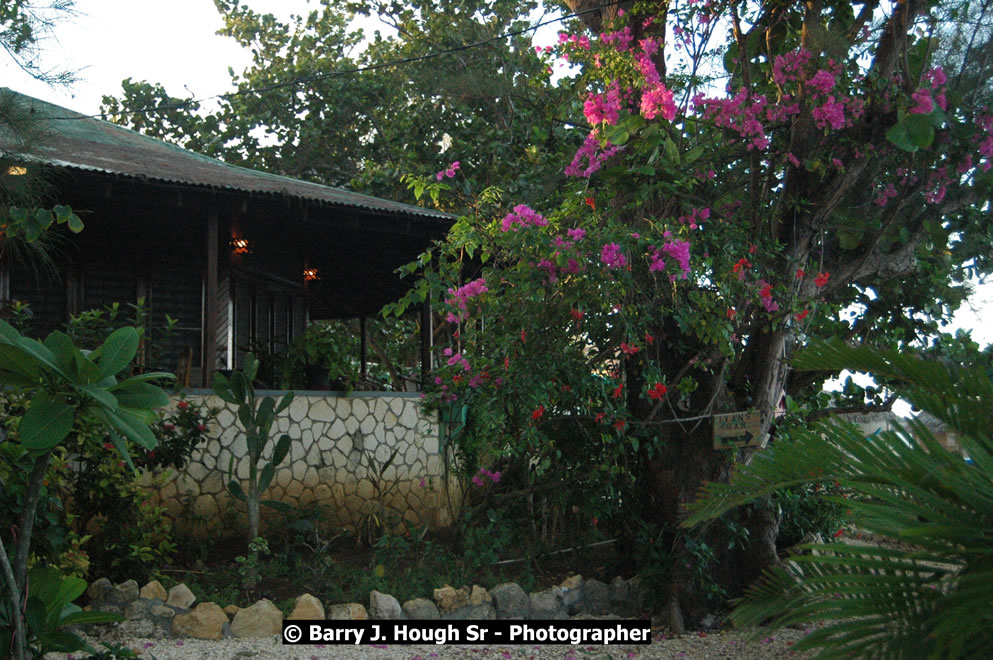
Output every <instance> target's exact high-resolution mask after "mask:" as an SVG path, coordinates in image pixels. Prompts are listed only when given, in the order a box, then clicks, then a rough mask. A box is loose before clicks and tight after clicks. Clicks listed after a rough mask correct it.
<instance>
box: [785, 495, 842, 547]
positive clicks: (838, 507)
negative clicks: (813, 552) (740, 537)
mask: <svg viewBox="0 0 993 660" xmlns="http://www.w3.org/2000/svg"><path fill="white" fill-rule="evenodd" d="M845 497H847V493H843V492H842V491H841V488H840V484H836V483H834V482H831V481H819V482H815V483H812V484H806V485H802V486H796V487H792V488H784V489H783V490H780V491H776V494H775V496H774V501H775V503H776V505H777V506H778V507H779V513H780V516H781V520H780V523H779V536H778V537H777V538H776V545H777V546H779V547H780V548H789V547H791V546H794V545H796V544H797V543H800V542H801V541H802V540H803V539H804V538H805V537H806V538H809V537H808V534H809V535H814V534H816V535H818V536H820V537H821V538H822V539H826V540H831V539H832V538H837V537H840V536H841V535H842V532H843V530H844V529H845V527H847V526H848V525H850V524H851V523H852V517H851V508H850V507H849V506H848V503H847V502H845V503H841V502H838V501H837V498H842V499H844V498H845ZM832 498H835V499H832Z"/></svg>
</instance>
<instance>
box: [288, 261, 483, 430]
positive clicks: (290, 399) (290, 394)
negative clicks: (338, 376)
mask: <svg viewBox="0 0 993 660" xmlns="http://www.w3.org/2000/svg"><path fill="white" fill-rule="evenodd" d="M470 256H471V255H470ZM291 403H293V392H287V393H286V394H284V395H283V398H282V399H280V401H279V405H278V406H276V414H279V413H281V412H283V411H284V410H286V409H287V408H289V406H290V404H291Z"/></svg>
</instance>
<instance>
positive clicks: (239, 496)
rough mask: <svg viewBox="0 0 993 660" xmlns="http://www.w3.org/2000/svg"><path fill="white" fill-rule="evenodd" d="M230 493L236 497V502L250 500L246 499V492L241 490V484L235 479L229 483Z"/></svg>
mask: <svg viewBox="0 0 993 660" xmlns="http://www.w3.org/2000/svg"><path fill="white" fill-rule="evenodd" d="M228 492H229V493H231V496H232V497H234V498H235V499H236V500H241V501H242V502H244V501H245V500H246V499H248V498H246V497H245V491H243V490H242V489H241V484H239V483H238V482H237V481H235V480H234V479H232V480H231V481H229V482H228Z"/></svg>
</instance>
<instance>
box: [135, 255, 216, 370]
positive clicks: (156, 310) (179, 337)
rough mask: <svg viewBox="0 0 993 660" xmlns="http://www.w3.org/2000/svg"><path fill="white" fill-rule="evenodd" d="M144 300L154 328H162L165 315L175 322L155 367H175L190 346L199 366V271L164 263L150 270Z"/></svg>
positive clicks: (200, 303) (200, 333) (200, 293)
mask: <svg viewBox="0 0 993 660" xmlns="http://www.w3.org/2000/svg"><path fill="white" fill-rule="evenodd" d="M147 300H148V305H149V307H150V308H151V311H152V316H151V319H150V324H151V326H152V327H153V328H164V327H165V325H166V315H167V314H168V315H169V316H171V317H172V318H174V319H176V320H177V321H178V323H177V324H176V329H175V330H174V331H173V333H172V334H171V335H170V336H169V337H168V338H165V340H164V341H163V342H162V345H161V349H160V350H161V352H162V364H161V365H158V366H161V367H166V368H168V369H170V370H172V369H175V368H176V364H177V360H178V359H179V357H180V356H181V355H184V354H185V352H186V351H187V350H189V349H192V350H193V365H194V367H199V366H200V365H201V364H202V354H203V351H202V347H201V342H202V335H203V279H202V278H201V276H200V273H199V272H198V270H197V269H196V268H182V267H177V266H172V265H167V266H165V267H162V268H161V269H160V270H155V271H153V272H152V273H150V275H149V277H148V294H147ZM153 366H154V365H153ZM191 382H193V381H191ZM195 384H199V383H195Z"/></svg>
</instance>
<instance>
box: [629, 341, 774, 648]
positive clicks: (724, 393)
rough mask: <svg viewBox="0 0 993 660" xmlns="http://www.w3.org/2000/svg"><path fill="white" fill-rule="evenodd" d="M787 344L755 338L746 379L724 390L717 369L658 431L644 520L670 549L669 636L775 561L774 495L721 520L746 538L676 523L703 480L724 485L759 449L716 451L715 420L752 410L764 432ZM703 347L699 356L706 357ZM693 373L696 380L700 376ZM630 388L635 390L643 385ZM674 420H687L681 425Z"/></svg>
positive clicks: (721, 526)
mask: <svg viewBox="0 0 993 660" xmlns="http://www.w3.org/2000/svg"><path fill="white" fill-rule="evenodd" d="M670 330H672V329H670ZM670 334H672V333H671V332H670ZM785 345H786V334H785V333H783V332H772V333H756V335H754V336H753V337H752V341H751V342H750V345H749V347H748V348H747V350H746V353H745V355H744V356H742V363H740V364H739V365H738V366H739V369H738V371H739V372H742V371H743V372H745V373H746V374H747V377H746V378H745V379H744V381H743V382H737V383H736V382H735V381H734V379H732V382H731V389H730V390H729V389H728V387H727V386H726V385H725V377H724V372H723V370H717V371H716V372H715V373H714V374H713V375H712V376H711V378H710V382H709V383H706V386H701V387H700V388H698V390H697V392H695V393H694V395H693V396H692V397H691V399H690V401H689V410H688V411H686V412H683V411H680V410H679V409H678V406H676V405H673V406H671V407H670V415H669V417H670V419H662V420H661V421H662V422H663V423H662V424H661V425H660V426H658V427H657V428H658V429H659V431H658V435H659V436H660V437H661V438H663V442H662V446H661V447H660V448H659V453H657V454H656V455H655V456H654V457H653V458H652V459H651V460H650V461H649V475H650V476H649V481H648V484H647V489H646V490H647V493H646V494H647V499H646V500H645V502H644V505H643V511H644V518H645V520H648V521H651V522H653V523H655V524H656V525H658V526H659V527H660V528H661V529H662V530H663V534H664V536H665V538H666V542H667V545H666V547H667V548H668V549H669V553H670V554H669V561H670V566H671V572H670V579H669V585H668V589H669V591H668V593H667V594H666V598H665V602H666V605H665V611H664V616H665V619H666V623H667V624H668V625H669V626H670V628H671V629H672V630H673V631H674V632H678V631H680V629H681V627H683V628H685V627H687V626H688V627H690V628H692V627H693V626H695V625H696V624H698V623H699V621H700V619H701V618H702V617H703V616H704V615H705V614H707V612H708V608H709V607H710V606H711V605H712V604H713V603H710V602H708V595H713V596H717V595H718V594H720V593H721V591H723V594H724V595H726V596H727V597H734V596H737V595H740V594H741V593H742V591H743V590H744V588H745V587H746V586H748V584H749V583H751V582H752V581H753V580H754V579H755V578H756V577H758V576H759V575H760V574H761V572H762V571H763V570H764V569H765V568H766V567H768V566H770V565H773V564H776V563H778V562H779V557H778V554H777V552H776V535H777V534H778V531H779V519H778V516H777V515H776V513H775V510H774V509H773V508H772V507H771V498H768V497H766V498H763V499H762V500H760V501H759V502H757V503H755V504H752V505H750V506H749V507H746V508H744V509H743V510H741V511H738V512H734V513H731V514H728V516H729V517H730V518H727V517H726V518H725V520H728V521H729V522H734V523H736V524H737V525H740V526H742V527H744V528H745V529H747V531H748V538H747V541H746V540H745V539H744V538H735V537H734V535H733V533H732V530H731V529H730V528H729V527H728V525H727V524H726V523H725V522H724V520H718V521H714V522H713V523H711V524H709V525H707V526H705V527H703V528H699V529H694V530H683V529H682V528H681V527H680V524H681V523H682V521H683V519H684V518H685V513H684V512H685V507H686V505H687V504H689V503H690V502H692V501H693V500H695V499H696V498H697V497H698V496H699V493H700V489H701V488H702V487H703V486H704V485H705V484H706V483H707V482H712V481H717V482H727V481H728V480H730V478H731V474H732V472H733V469H734V464H735V463H736V462H740V461H745V462H747V461H748V460H750V459H751V457H752V456H753V455H754V453H755V452H756V451H760V450H755V449H743V450H734V449H720V450H715V449H714V448H713V421H712V415H713V414H717V413H722V412H731V411H740V410H748V409H755V410H757V411H758V412H759V413H760V416H761V420H762V425H761V434H765V433H767V432H768V431H769V429H770V427H771V424H772V421H773V419H774V413H775V410H776V406H777V404H778V402H779V397H780V394H781V392H782V383H783V379H784V377H785V365H784V362H783V359H782V358H783V352H784V347H785ZM704 350H705V349H703V348H701V350H700V352H699V353H697V354H698V355H699V354H706V353H704ZM684 356H685V353H684ZM669 368H672V365H670V367H669ZM674 372H675V370H674ZM694 375H695V376H696V377H698V379H699V376H700V374H699V373H695V374H694ZM630 377H631V374H629V378H630ZM632 389H633V390H634V391H639V390H640V386H638V385H636V386H635V387H633V388H632ZM673 395H675V393H672V394H670V396H673ZM677 396H678V395H677ZM677 415H678V416H680V417H685V418H686V419H687V421H685V422H680V421H678V419H676V416H677ZM700 544H705V547H704V546H703V545H700ZM707 549H709V550H707ZM710 553H712V555H711V554H710Z"/></svg>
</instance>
